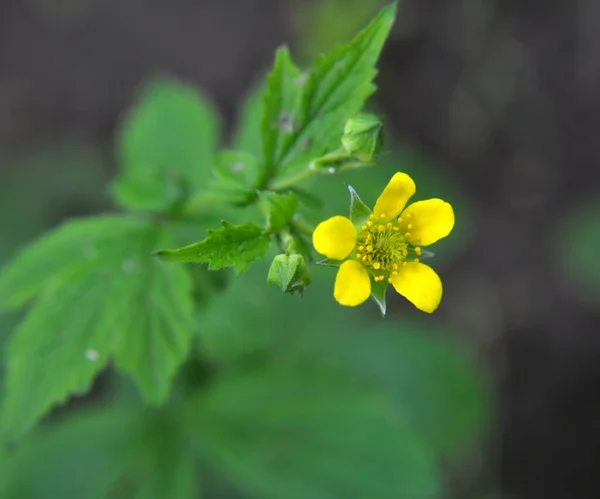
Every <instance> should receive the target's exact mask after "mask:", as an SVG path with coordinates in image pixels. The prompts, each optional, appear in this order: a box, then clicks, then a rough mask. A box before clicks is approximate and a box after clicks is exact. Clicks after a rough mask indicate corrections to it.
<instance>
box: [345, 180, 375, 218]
mask: <svg viewBox="0 0 600 499" xmlns="http://www.w3.org/2000/svg"><path fill="white" fill-rule="evenodd" d="M348 192H349V193H350V220H352V223H353V224H354V226H355V227H356V228H359V227H361V226H362V225H363V224H366V223H367V222H368V221H369V217H370V216H371V213H372V212H371V209H370V208H369V207H368V206H367V205H366V204H365V203H363V202H362V199H360V197H359V196H358V193H357V192H356V191H355V190H354V188H353V187H352V186H351V185H348Z"/></svg>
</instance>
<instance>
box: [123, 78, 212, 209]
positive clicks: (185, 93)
mask: <svg viewBox="0 0 600 499" xmlns="http://www.w3.org/2000/svg"><path fill="white" fill-rule="evenodd" d="M218 140H219V120H218V116H217V114H216V112H215V111H214V109H213V107H212V105H211V104H210V103H209V102H208V101H207V99H206V98H205V97H203V96H201V95H200V93H199V92H198V91H197V90H196V89H195V88H193V87H190V86H187V85H184V84H182V83H179V82H175V81H169V80H156V81H153V82H151V83H150V84H148V85H147V86H146V87H145V88H144V89H143V90H142V92H141V94H140V98H139V102H138V103H137V104H136V105H135V106H134V107H133V108H132V109H131V110H130V111H129V112H128V114H127V116H126V117H125V120H124V121H123V124H122V126H121V129H120V131H119V135H118V151H117V152H118V159H119V163H120V166H121V168H122V170H121V173H120V175H119V176H118V177H117V178H116V179H115V182H114V184H113V186H112V192H113V194H114V197H115V199H116V201H117V202H118V203H119V204H120V205H121V206H123V207H125V208H130V209H134V210H151V211H165V210H167V209H169V208H170V207H172V206H173V205H174V204H175V203H178V202H181V201H183V199H184V198H185V197H186V196H187V195H189V194H190V193H192V192H195V191H197V190H200V189H202V188H205V187H206V186H207V183H208V181H209V179H210V172H211V166H212V164H211V163H212V158H213V155H214V152H215V150H216V147H217V145H218Z"/></svg>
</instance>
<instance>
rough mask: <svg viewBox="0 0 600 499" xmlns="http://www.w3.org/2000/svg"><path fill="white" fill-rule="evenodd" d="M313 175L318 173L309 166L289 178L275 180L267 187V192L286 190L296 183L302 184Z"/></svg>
mask: <svg viewBox="0 0 600 499" xmlns="http://www.w3.org/2000/svg"><path fill="white" fill-rule="evenodd" d="M315 173H318V172H317V170H315V169H314V168H311V167H310V166H309V167H307V168H305V169H304V170H300V171H299V172H298V173H296V174H295V175H292V176H291V177H286V178H282V179H280V180H275V181H274V182H272V183H271V184H270V185H269V190H272V191H282V190H284V189H288V188H290V187H293V186H294V185H296V184H297V183H299V182H302V181H303V180H306V179H307V178H309V177H312V176H313V175H314V174H315Z"/></svg>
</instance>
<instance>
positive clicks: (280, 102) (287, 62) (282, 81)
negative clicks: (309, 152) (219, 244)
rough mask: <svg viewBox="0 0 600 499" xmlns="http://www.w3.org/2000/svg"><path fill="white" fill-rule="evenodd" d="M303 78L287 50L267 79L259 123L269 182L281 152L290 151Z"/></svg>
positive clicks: (263, 157) (285, 48)
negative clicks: (288, 149)
mask: <svg viewBox="0 0 600 499" xmlns="http://www.w3.org/2000/svg"><path fill="white" fill-rule="evenodd" d="M305 83H306V77H305V76H304V75H302V73H301V71H300V70H299V69H298V68H297V67H296V66H295V65H294V62H293V61H292V57H291V55H290V52H289V50H288V49H287V47H282V48H280V49H279V50H278V51H277V53H276V55H275V64H274V65H273V70H272V71H271V73H270V74H269V76H268V78H267V89H266V92H265V94H264V99H263V115H262V122H261V137H262V159H263V162H264V169H265V171H264V178H265V180H268V179H269V178H270V176H271V175H272V174H273V173H274V169H275V168H276V167H277V165H278V163H279V161H280V158H281V156H282V151H285V150H286V149H287V148H289V144H290V142H291V141H292V140H293V137H294V134H295V131H296V130H297V127H298V126H300V123H299V122H298V121H297V120H298V115H299V108H298V106H299V105H300V99H301V96H302V87H303V86H304V84H305Z"/></svg>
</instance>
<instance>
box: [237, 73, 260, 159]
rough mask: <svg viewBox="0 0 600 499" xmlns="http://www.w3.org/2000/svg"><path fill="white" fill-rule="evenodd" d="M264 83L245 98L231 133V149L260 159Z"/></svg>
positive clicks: (255, 87) (258, 85) (256, 86)
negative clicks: (234, 128) (235, 125)
mask: <svg viewBox="0 0 600 499" xmlns="http://www.w3.org/2000/svg"><path fill="white" fill-rule="evenodd" d="M264 95H265V82H260V83H259V84H257V85H255V86H254V88H252V89H251V90H250V92H249V93H248V95H247V96H246V98H245V100H244V102H243V104H242V106H241V111H240V114H239V116H238V119H237V127H236V130H235V131H234V133H233V141H232V149H234V150H236V151H244V152H246V153H250V154H252V155H253V156H255V157H260V156H261V154H262V150H261V146H262V144H261V120H262V110H263V100H264Z"/></svg>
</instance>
